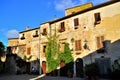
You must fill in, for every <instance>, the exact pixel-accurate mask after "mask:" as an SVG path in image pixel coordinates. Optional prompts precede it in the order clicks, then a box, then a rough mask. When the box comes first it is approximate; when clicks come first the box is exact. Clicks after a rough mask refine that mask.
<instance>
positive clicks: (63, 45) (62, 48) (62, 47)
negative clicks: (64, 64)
mask: <svg viewBox="0 0 120 80" xmlns="http://www.w3.org/2000/svg"><path fill="white" fill-rule="evenodd" d="M64 47H65V44H61V45H60V51H62V52H64Z"/></svg>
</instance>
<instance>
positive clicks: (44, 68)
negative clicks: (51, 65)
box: [42, 61, 46, 74]
mask: <svg viewBox="0 0 120 80" xmlns="http://www.w3.org/2000/svg"><path fill="white" fill-rule="evenodd" d="M42 73H43V74H46V61H42Z"/></svg>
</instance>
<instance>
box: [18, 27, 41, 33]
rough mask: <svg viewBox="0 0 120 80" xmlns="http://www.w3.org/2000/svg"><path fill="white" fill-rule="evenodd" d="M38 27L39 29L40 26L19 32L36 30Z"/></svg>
mask: <svg viewBox="0 0 120 80" xmlns="http://www.w3.org/2000/svg"><path fill="white" fill-rule="evenodd" d="M36 29H39V27H37V28H33V29H29V30H25V31H21V32H19V33H23V32H28V31H32V30H36Z"/></svg>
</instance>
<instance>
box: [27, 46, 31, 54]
mask: <svg viewBox="0 0 120 80" xmlns="http://www.w3.org/2000/svg"><path fill="white" fill-rule="evenodd" d="M27 54H28V55H30V54H31V48H30V47H29V48H27Z"/></svg>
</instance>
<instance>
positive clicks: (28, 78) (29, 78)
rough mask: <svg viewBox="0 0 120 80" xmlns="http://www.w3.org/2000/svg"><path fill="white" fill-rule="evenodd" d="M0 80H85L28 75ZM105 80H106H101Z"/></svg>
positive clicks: (1, 78)
mask: <svg viewBox="0 0 120 80" xmlns="http://www.w3.org/2000/svg"><path fill="white" fill-rule="evenodd" d="M0 80H85V79H83V78H74V77H73V78H67V77H58V76H57V77H51V76H45V75H40V76H39V75H28V74H21V75H15V74H2V75H1V74H0ZM99 80H105V79H99Z"/></svg>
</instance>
